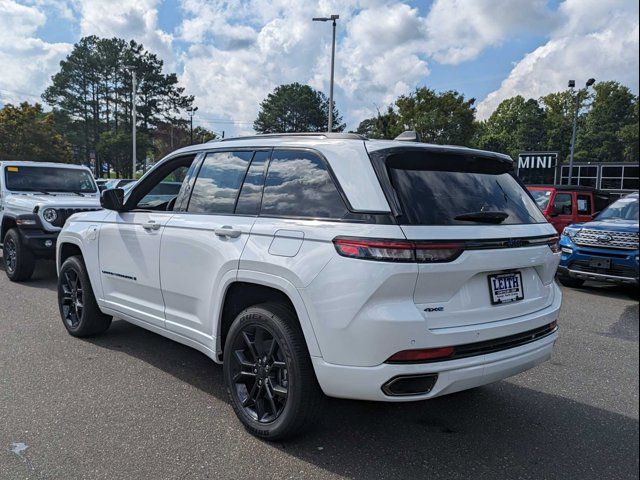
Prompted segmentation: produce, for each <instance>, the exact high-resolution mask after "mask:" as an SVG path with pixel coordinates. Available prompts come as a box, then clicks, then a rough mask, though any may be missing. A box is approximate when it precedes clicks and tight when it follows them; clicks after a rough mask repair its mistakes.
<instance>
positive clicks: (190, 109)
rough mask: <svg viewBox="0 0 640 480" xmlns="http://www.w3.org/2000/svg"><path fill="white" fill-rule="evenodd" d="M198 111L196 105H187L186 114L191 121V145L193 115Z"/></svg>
mask: <svg viewBox="0 0 640 480" xmlns="http://www.w3.org/2000/svg"><path fill="white" fill-rule="evenodd" d="M197 111H198V107H187V114H188V115H189V120H190V122H191V145H193V116H194V115H195V113H196V112H197Z"/></svg>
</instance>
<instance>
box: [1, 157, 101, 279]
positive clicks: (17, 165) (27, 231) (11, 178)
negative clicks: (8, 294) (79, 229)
mask: <svg viewBox="0 0 640 480" xmlns="http://www.w3.org/2000/svg"><path fill="white" fill-rule="evenodd" d="M100 208H101V207H100V199H99V195H98V189H97V187H96V183H95V181H94V179H93V176H92V175H91V171H90V170H89V169H88V168H86V167H82V166H79V165H68V164H63V163H44V162H8V161H1V162H0V246H1V247H2V250H3V257H4V262H5V270H6V273H7V276H8V277H9V279H10V280H13V281H14V282H18V281H22V280H28V279H29V278H30V277H31V274H32V273H33V269H34V267H35V261H36V259H38V258H54V257H55V252H56V248H55V246H56V239H57V237H58V233H59V232H60V230H61V229H62V226H63V225H64V223H65V221H66V220H67V219H68V218H69V217H70V216H71V215H72V214H74V213H77V212H84V211H88V210H98V209H100Z"/></svg>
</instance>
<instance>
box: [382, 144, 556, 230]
mask: <svg viewBox="0 0 640 480" xmlns="http://www.w3.org/2000/svg"><path fill="white" fill-rule="evenodd" d="M386 166H387V169H388V172H389V179H390V180H391V184H392V186H393V188H394V190H395V192H396V194H397V196H398V200H399V202H400V206H401V209H402V217H401V219H400V221H401V223H403V224H406V225H474V224H479V223H501V224H503V225H515V224H531V223H545V222H546V220H545V218H544V216H543V215H542V213H541V212H540V210H539V209H538V208H537V206H536V204H535V202H534V201H533V200H532V199H531V197H530V196H529V195H528V194H527V192H526V191H525V190H524V188H522V187H521V186H520V184H519V183H518V182H517V181H516V179H515V178H513V177H512V176H511V174H510V173H508V172H507V171H505V170H506V167H505V166H503V165H496V164H495V163H493V162H492V161H491V160H485V159H482V158H478V159H472V160H468V159H466V158H462V159H460V158H455V157H452V156H446V155H440V154H438V155H433V154H431V153H418V152H413V153H409V154H404V153H401V154H398V155H392V156H390V157H389V158H388V159H387V161H386Z"/></svg>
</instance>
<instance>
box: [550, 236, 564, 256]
mask: <svg viewBox="0 0 640 480" xmlns="http://www.w3.org/2000/svg"><path fill="white" fill-rule="evenodd" d="M559 240H560V237H553V238H551V239H550V240H549V243H548V244H547V245H549V248H550V249H551V251H552V252H553V253H560V252H561V251H562V249H561V248H560V243H559Z"/></svg>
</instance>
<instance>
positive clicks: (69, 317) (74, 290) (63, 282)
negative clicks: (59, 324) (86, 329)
mask: <svg viewBox="0 0 640 480" xmlns="http://www.w3.org/2000/svg"><path fill="white" fill-rule="evenodd" d="M60 287H61V289H62V296H61V299H60V302H61V310H62V319H63V320H64V323H65V324H66V325H67V327H69V328H70V329H72V330H75V329H77V328H78V325H80V320H81V319H82V310H83V309H84V292H83V289H82V283H81V281H80V276H79V275H78V272H77V271H75V270H73V269H67V270H65V271H64V272H62V278H61V279H60Z"/></svg>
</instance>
